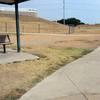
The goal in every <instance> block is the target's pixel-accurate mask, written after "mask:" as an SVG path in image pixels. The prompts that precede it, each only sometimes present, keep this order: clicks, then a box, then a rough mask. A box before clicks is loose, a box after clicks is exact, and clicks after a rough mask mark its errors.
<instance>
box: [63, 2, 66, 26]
mask: <svg viewBox="0 0 100 100" xmlns="http://www.w3.org/2000/svg"><path fill="white" fill-rule="evenodd" d="M63 24H64V25H65V24H66V23H65V0H63Z"/></svg>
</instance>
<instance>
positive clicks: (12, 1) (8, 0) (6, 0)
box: [0, 0, 29, 5]
mask: <svg viewBox="0 0 100 100" xmlns="http://www.w3.org/2000/svg"><path fill="white" fill-rule="evenodd" d="M25 1H29V0H0V3H1V4H9V5H12V4H15V3H21V2H25Z"/></svg>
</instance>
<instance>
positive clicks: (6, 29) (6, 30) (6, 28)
mask: <svg viewBox="0 0 100 100" xmlns="http://www.w3.org/2000/svg"><path fill="white" fill-rule="evenodd" d="M7 32H8V27H7V22H5V33H7Z"/></svg>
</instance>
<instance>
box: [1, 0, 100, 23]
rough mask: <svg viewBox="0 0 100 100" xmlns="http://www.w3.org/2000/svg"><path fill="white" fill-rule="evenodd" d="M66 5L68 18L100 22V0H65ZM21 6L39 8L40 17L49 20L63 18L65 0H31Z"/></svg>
mask: <svg viewBox="0 0 100 100" xmlns="http://www.w3.org/2000/svg"><path fill="white" fill-rule="evenodd" d="M65 6H66V9H65V16H66V18H69V17H76V18H79V19H81V20H82V21H83V22H87V23H100V0H65ZM0 7H5V6H4V5H0ZM6 7H11V6H6ZM20 8H33V9H37V11H38V14H39V16H40V17H43V18H46V19H49V20H57V19H62V18H63V0H31V1H28V2H26V3H22V4H20Z"/></svg>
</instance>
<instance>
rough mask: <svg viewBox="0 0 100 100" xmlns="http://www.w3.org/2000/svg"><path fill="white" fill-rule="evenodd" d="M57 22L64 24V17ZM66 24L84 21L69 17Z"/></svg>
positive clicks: (75, 24)
mask: <svg viewBox="0 0 100 100" xmlns="http://www.w3.org/2000/svg"><path fill="white" fill-rule="evenodd" d="M57 22H58V23H61V24H63V22H64V19H61V20H58V21H57ZM65 24H66V25H69V26H77V25H81V24H84V23H83V22H81V20H79V19H76V18H68V19H65Z"/></svg>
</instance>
